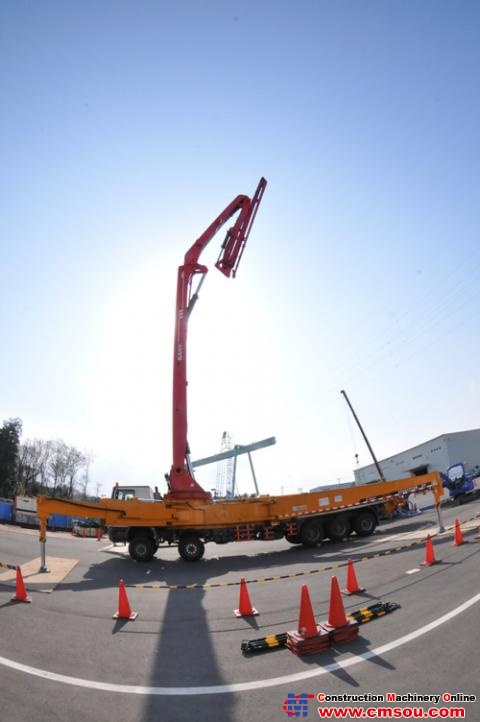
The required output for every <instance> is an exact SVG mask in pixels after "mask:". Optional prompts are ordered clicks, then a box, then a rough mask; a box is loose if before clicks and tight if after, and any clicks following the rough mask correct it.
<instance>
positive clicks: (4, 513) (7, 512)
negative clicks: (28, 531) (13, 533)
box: [0, 501, 13, 521]
mask: <svg viewBox="0 0 480 722" xmlns="http://www.w3.org/2000/svg"><path fill="white" fill-rule="evenodd" d="M12 519H13V501H0V521H12Z"/></svg>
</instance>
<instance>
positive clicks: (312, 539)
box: [299, 519, 323, 547]
mask: <svg viewBox="0 0 480 722" xmlns="http://www.w3.org/2000/svg"><path fill="white" fill-rule="evenodd" d="M299 536H300V540H301V542H302V544H303V545H304V546H306V547H316V546H317V544H320V542H321V541H322V539H323V526H322V523H321V522H320V521H319V520H318V519H310V520H309V521H306V522H304V523H303V524H302V526H301V529H300V533H299Z"/></svg>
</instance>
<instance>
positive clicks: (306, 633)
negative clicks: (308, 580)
mask: <svg viewBox="0 0 480 722" xmlns="http://www.w3.org/2000/svg"><path fill="white" fill-rule="evenodd" d="M297 633H298V634H299V636H300V637H303V638H304V639H308V637H316V636H317V634H318V631H317V623H316V621H315V616H314V614H313V607H312V602H311V600H310V594H309V592H308V587H307V585H306V584H303V585H302V590H301V592H300V611H299V614H298V628H297Z"/></svg>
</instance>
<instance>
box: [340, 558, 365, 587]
mask: <svg viewBox="0 0 480 722" xmlns="http://www.w3.org/2000/svg"><path fill="white" fill-rule="evenodd" d="M364 591H365V589H364V588H363V587H360V586H359V584H358V582H357V575H356V574H355V569H354V566H353V562H352V560H351V559H349V560H348V568H347V587H346V589H343V593H344V594H360V593H361V592H364Z"/></svg>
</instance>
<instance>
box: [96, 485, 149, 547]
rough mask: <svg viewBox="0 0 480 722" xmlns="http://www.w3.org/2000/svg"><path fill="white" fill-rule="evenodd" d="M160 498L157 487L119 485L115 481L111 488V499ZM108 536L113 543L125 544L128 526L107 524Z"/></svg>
mask: <svg viewBox="0 0 480 722" xmlns="http://www.w3.org/2000/svg"><path fill="white" fill-rule="evenodd" d="M161 498H162V496H161V494H160V492H159V491H158V487H155V490H152V488H151V487H150V486H132V485H129V486H120V484H119V483H118V482H117V483H116V484H115V486H114V487H113V489H112V499H119V500H120V501H128V500H129V499H140V500H142V501H160V500H161ZM107 531H108V538H109V539H110V541H111V542H112V543H113V544H126V543H127V533H128V527H126V526H109V527H107Z"/></svg>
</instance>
